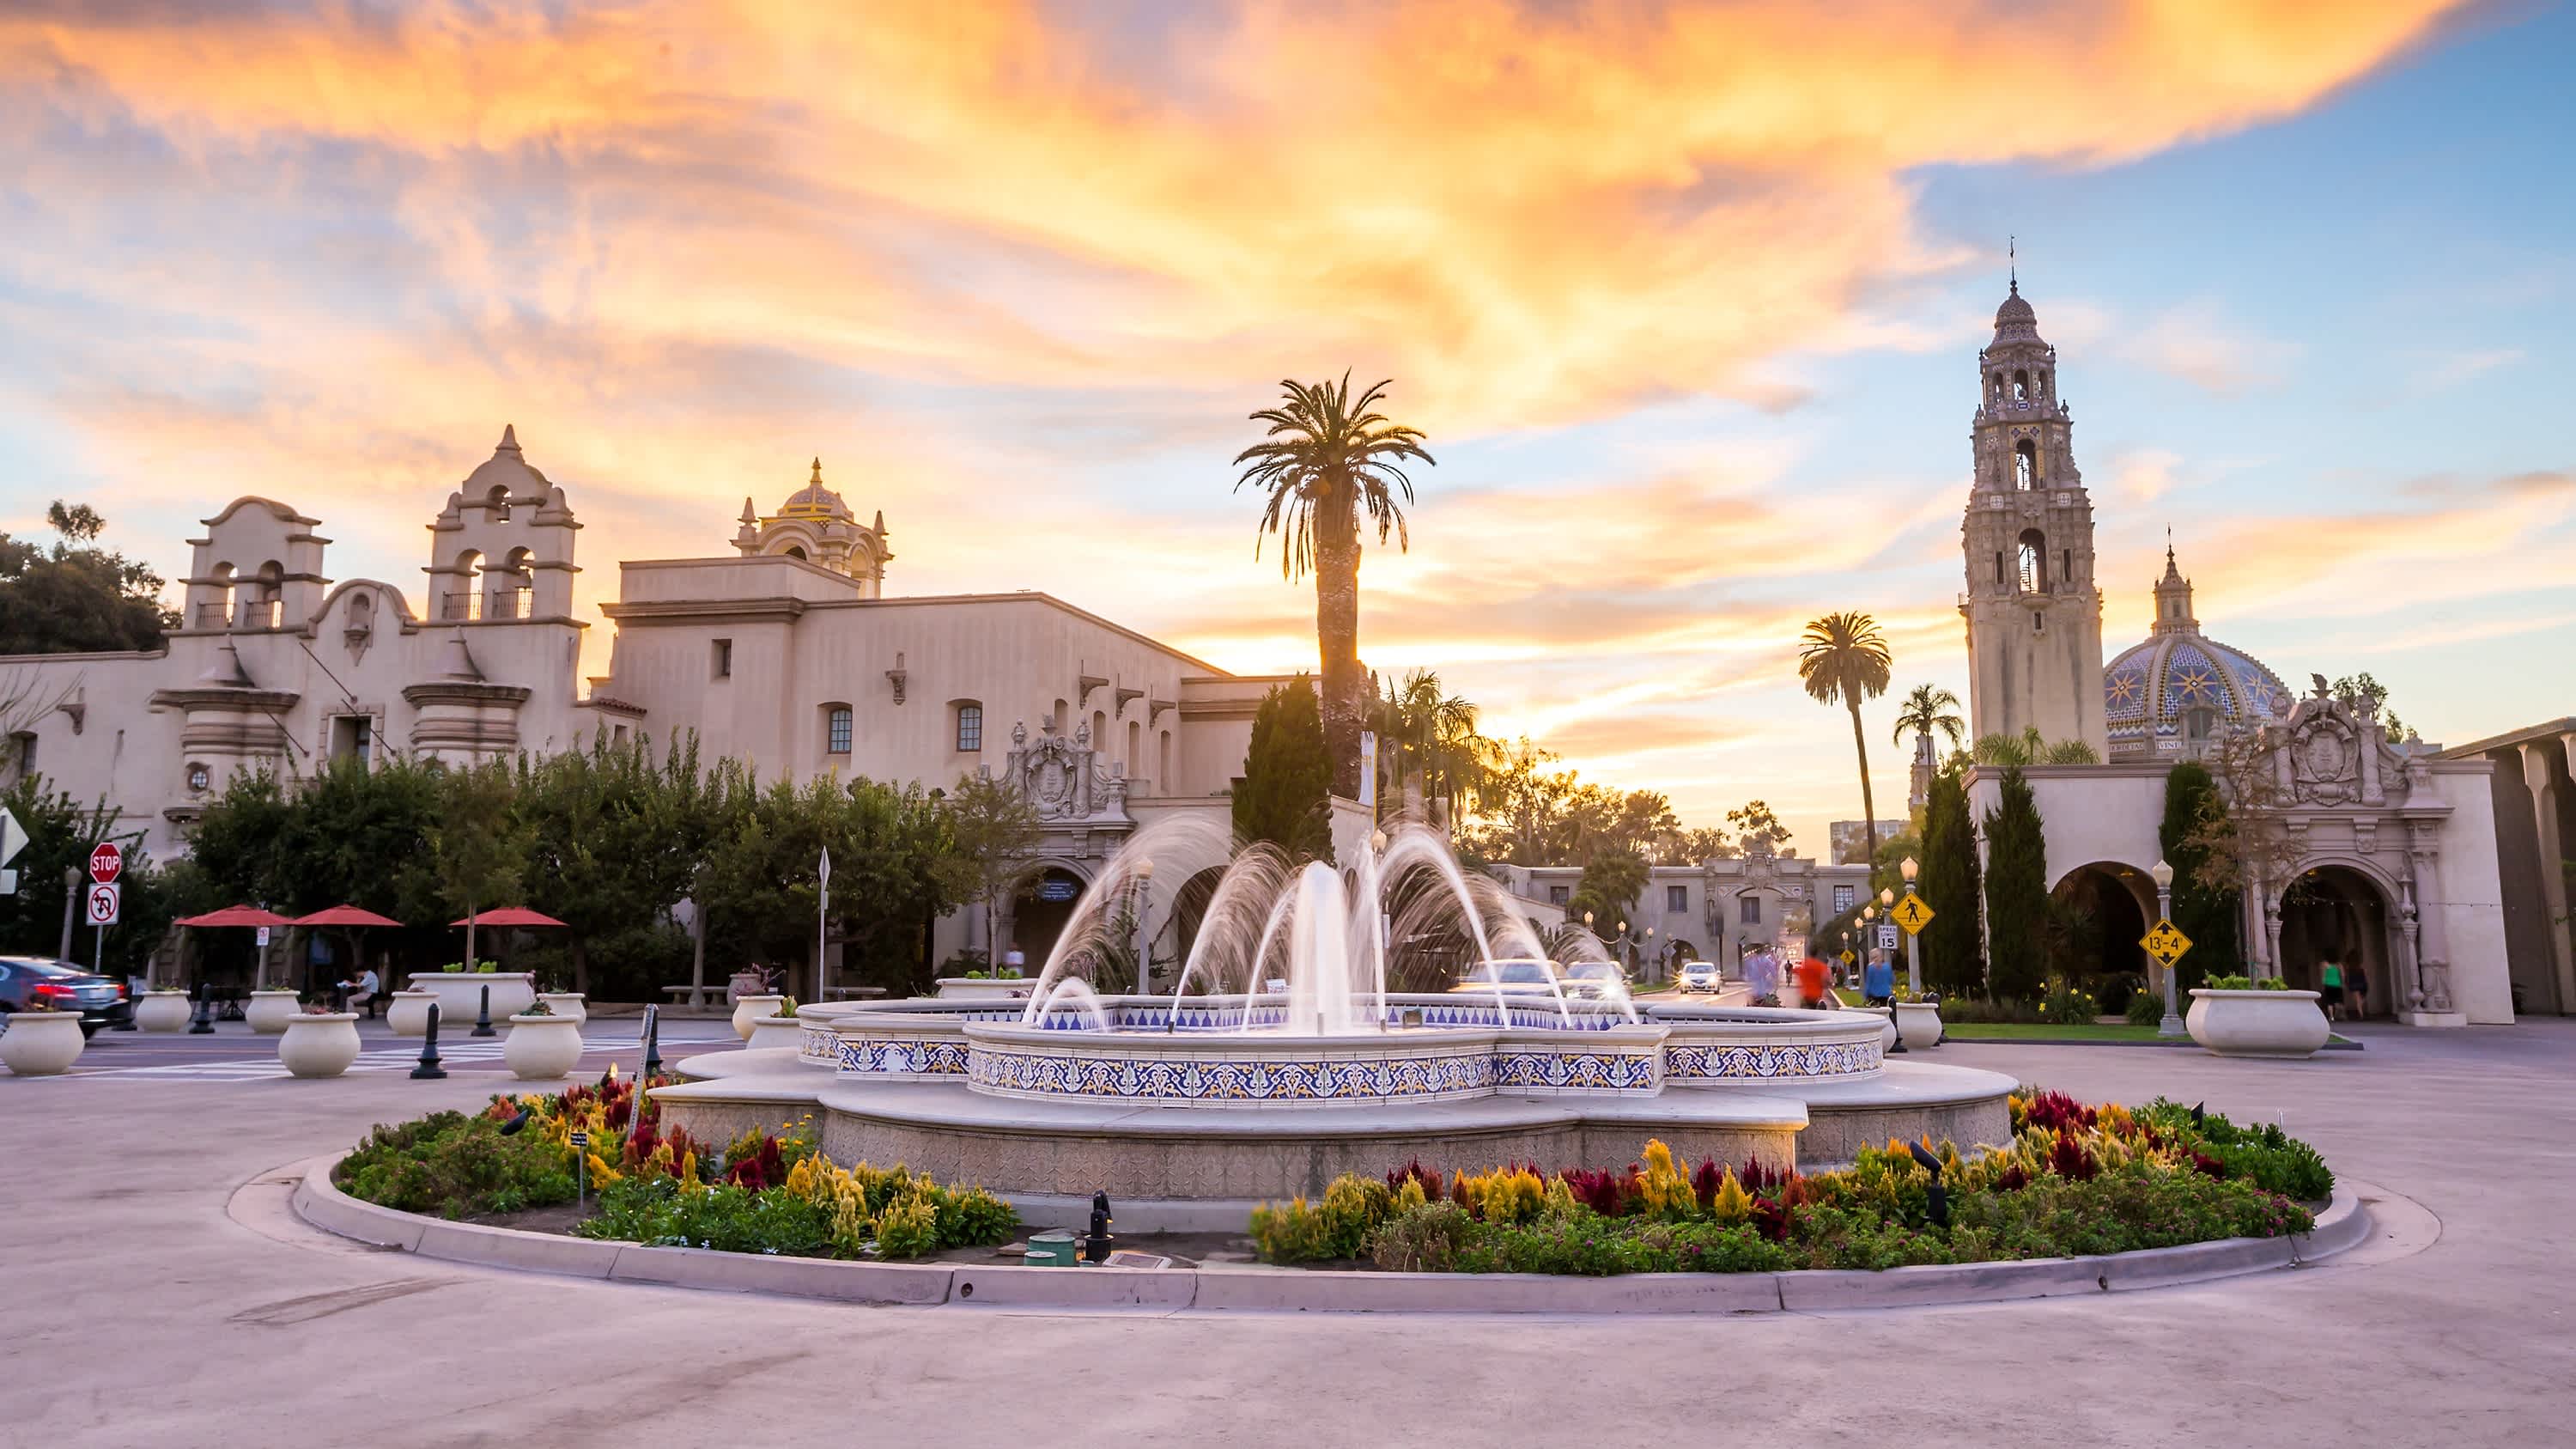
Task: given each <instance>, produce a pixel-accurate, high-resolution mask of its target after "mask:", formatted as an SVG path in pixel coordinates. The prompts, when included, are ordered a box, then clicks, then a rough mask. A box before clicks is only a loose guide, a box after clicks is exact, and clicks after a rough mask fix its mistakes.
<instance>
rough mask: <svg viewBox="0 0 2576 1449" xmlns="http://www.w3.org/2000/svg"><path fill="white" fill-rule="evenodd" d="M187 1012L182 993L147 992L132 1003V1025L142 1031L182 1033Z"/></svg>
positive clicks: (186, 998)
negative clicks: (139, 999) (140, 998)
mask: <svg viewBox="0 0 2576 1449" xmlns="http://www.w3.org/2000/svg"><path fill="white" fill-rule="evenodd" d="M189 1011H190V1008H189V1005H188V993H186V992H184V991H147V992H144V993H143V999H142V1000H141V1001H138V1002H136V1003H134V1025H135V1027H136V1028H137V1029H139V1030H142V1031H184V1030H186V1029H187V1026H188V1016H189Z"/></svg>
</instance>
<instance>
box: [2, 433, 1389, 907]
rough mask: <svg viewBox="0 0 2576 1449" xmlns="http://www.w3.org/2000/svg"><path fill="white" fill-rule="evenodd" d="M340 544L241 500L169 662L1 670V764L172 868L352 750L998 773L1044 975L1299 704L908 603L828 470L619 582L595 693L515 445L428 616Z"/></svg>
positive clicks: (36, 663) (880, 528)
mask: <svg viewBox="0 0 2576 1449" xmlns="http://www.w3.org/2000/svg"><path fill="white" fill-rule="evenodd" d="M710 521H711V522H713V520H710ZM321 527H322V524H321V522H320V520H318V519H317V518H315V517H312V516H310V515H308V514H307V513H305V512H304V511H302V510H301V509H299V508H297V507H294V506H292V505H290V504H287V503H284V502H279V501H276V500H272V499H266V498H243V499H239V500H236V501H235V502H233V503H232V504H230V505H229V506H227V507H225V508H224V509H222V510H221V511H220V512H218V513H216V514H215V515H214V516H213V517H211V518H208V519H206V520H205V521H204V530H205V532H204V535H203V536H202V537H200V538H197V539H195V540H192V541H191V547H192V548H193V550H194V552H193V556H192V562H191V566H190V568H189V571H188V575H187V577H186V579H185V580H184V581H183V587H184V611H183V614H182V620H181V626H180V627H179V628H178V629H176V630H174V631H173V632H172V633H171V634H170V635H169V636H168V639H167V640H166V643H165V646H164V648H162V649H160V650H157V651H152V652H144V653H118V654H74V655H43V656H29V657H24V658H16V659H0V677H6V678H7V679H9V680H10V681H12V683H13V685H14V686H15V687H16V690H17V691H23V694H24V699H25V703H23V704H22V705H21V706H20V708H19V709H18V710H17V711H16V712H15V713H14V714H13V716H12V718H11V720H10V721H9V724H8V731H9V734H8V739H7V745H8V749H7V752H6V754H5V756H0V765H5V768H6V770H7V771H8V772H10V773H11V774H15V773H21V772H27V771H38V772H41V773H43V774H45V775H47V776H49V777H51V778H53V779H55V780H57V781H60V782H62V784H63V785H64V786H65V788H68V789H70V790H71V791H72V792H73V793H75V794H77V795H80V796H82V797H83V798H85V799H86V798H90V797H92V796H94V795H97V794H104V795H105V796H106V798H107V800H108V802H109V803H110V804H112V805H114V806H116V807H117V808H118V809H120V810H121V811H122V812H123V818H124V820H125V822H126V825H127V828H134V827H136V826H139V827H140V828H141V830H142V831H143V837H144V844H145V846H146V847H147V848H148V849H149V850H150V851H151V853H152V854H154V855H155V856H159V857H164V858H166V857H170V856H173V855H177V854H181V853H184V851H185V849H186V844H185V836H184V831H185V829H186V827H187V825H188V823H189V822H190V821H191V820H193V819H194V818H195V815H196V813H197V811H198V810H199V808H200V807H201V805H202V803H203V802H204V801H205V800H206V799H208V798H210V797H211V796H212V795H213V794H215V793H217V792H220V791H221V790H222V788H223V786H224V783H225V782H226V781H227V780H228V779H229V778H230V777H231V776H232V774H233V773H234V771H236V770H238V769H242V768H245V767H249V768H260V767H267V768H271V769H274V770H275V771H277V772H278V773H280V774H281V775H286V776H295V775H299V774H304V773H309V772H310V771H312V770H313V769H314V768H315V767H316V765H317V764H318V763H319V762H321V761H324V760H327V759H329V758H331V757H333V756H337V755H346V754H357V755H361V756H365V757H368V758H371V759H372V758H377V757H379V756H380V755H381V754H382V753H383V752H385V751H389V750H390V751H400V752H403V753H406V754H409V755H413V756H416V757H426V758H435V759H440V760H446V761H450V762H464V761H471V760H478V759H491V758H498V757H504V756H509V755H512V754H515V753H517V752H519V751H521V750H527V751H531V752H535V753H540V754H543V753H550V752H555V751H561V750H567V749H573V748H577V747H580V746H581V745H583V744H585V743H586V742H587V741H588V740H589V739H590V738H591V737H593V736H594V735H603V734H604V735H606V736H608V737H609V738H610V739H612V740H622V739H625V738H628V737H630V736H631V735H634V734H638V733H643V734H649V735H650V736H651V737H652V738H654V739H656V740H668V739H671V738H674V737H677V736H678V735H680V734H682V733H685V732H688V731H695V732H696V734H697V736H698V740H699V745H700V749H701V751H702V753H703V755H704V756H705V757H707V758H710V759H712V758H715V757H718V756H727V755H730V756H735V757H738V758H741V759H743V760H746V761H748V762H749V763H750V764H751V765H752V766H753V767H754V768H755V769H756V770H757V771H758V772H759V773H760V774H761V775H762V776H764V777H776V776H779V775H791V776H798V777H803V776H810V775H816V774H842V775H863V776H867V777H869V778H872V779H879V780H890V781H916V780H917V781H920V782H921V783H923V784H924V785H927V786H934V787H936V786H941V785H946V784H949V783H951V782H954V781H955V780H956V779H957V778H958V777H959V776H960V775H963V774H967V773H970V772H974V771H990V772H993V773H996V774H1000V775H1003V776H1005V777H1007V778H1009V779H1012V780H1014V781H1015V782H1017V783H1018V784H1019V785H1020V786H1021V787H1022V788H1023V789H1024V790H1025V791H1026V792H1027V794H1028V796H1029V798H1030V799H1031V801H1032V802H1033V803H1034V804H1035V806H1036V808H1037V810H1038V813H1039V815H1040V816H1041V818H1042V819H1043V821H1044V824H1045V832H1046V833H1045V840H1044V844H1043V847H1042V852H1041V855H1042V858H1041V860H1040V862H1039V864H1038V871H1037V874H1036V875H1035V876H1034V877H1033V878H1032V880H1031V882H1030V885H1029V888H1028V890H1027V891H1026V892H1025V893H1024V894H1023V896H1022V899H1021V901H1020V902H1019V903H1018V904H1017V907H1016V911H1015V912H1014V913H1013V914H1012V915H1006V917H1005V920H1004V923H1003V927H1002V931H1003V939H1004V940H1005V941H1009V940H1011V939H1012V933H1013V931H1014V930H1015V929H1016V931H1017V933H1018V939H1019V944H1020V945H1021V946H1022V947H1023V948H1024V949H1026V950H1028V951H1029V952H1030V954H1031V955H1032V956H1033V957H1035V956H1037V955H1040V954H1042V952H1043V950H1044V946H1045V944H1046V943H1047V942H1050V941H1052V939H1053V936H1054V927H1055V924H1056V921H1057V920H1058V919H1060V917H1061V915H1062V914H1063V912H1064V911H1065V910H1066V908H1067V907H1068V905H1069V901H1070V894H1071V893H1072V892H1074V891H1078V890H1079V888H1080V887H1081V886H1082V885H1084V884H1087V883H1088V882H1089V880H1090V879H1091V877H1092V875H1093V873H1094V871H1095V870H1096V868H1097V867H1098V865H1099V863H1100V862H1101V861H1102V860H1103V859H1105V858H1106V857H1107V856H1108V855H1109V854H1110V853H1111V852H1112V851H1114V850H1115V849H1116V848H1117V847H1118V845H1119V844H1120V843H1121V842H1123V841H1124V840H1125V839H1126V838H1127V836H1128V835H1129V834H1131V833H1132V832H1133V831H1134V830H1135V829H1136V828H1137V827H1138V826H1139V825H1140V824H1142V823H1144V822H1146V821H1149V820H1152V819H1154V818H1155V817H1157V816H1158V815H1163V814H1169V813H1174V812H1192V811H1196V812H1213V813H1215V814H1217V815H1218V816H1220V817H1222V816H1224V815H1225V813H1226V812H1227V811H1228V810H1229V808H1230V807H1229V804H1228V801H1227V799H1226V796H1227V793H1228V791H1229V790H1230V788H1231V786H1232V783H1233V781H1234V778H1235V776H1236V775H1237V774H1238V773H1239V772H1240V771H1241V769H1242V766H1243V759H1244V753H1245V749H1246V746H1247V745H1248V743H1249V742H1250V737H1251V727H1252V717H1253V714H1254V712H1255V710H1256V709H1257V708H1258V706H1259V704H1260V702H1261V699H1262V696H1263V695H1264V694H1265V693H1266V692H1267V691H1268V690H1269V689H1270V688H1271V687H1272V686H1273V685H1275V684H1278V683H1279V682H1281V681H1280V679H1278V678H1273V677H1245V676H1238V675H1232V674H1228V673H1227V672H1226V671H1224V670H1221V669H1218V668H1217V667H1215V666H1214V665H1211V664H1209V663H1207V662H1206V661H1204V660H1201V659H1198V658H1195V657H1193V656H1191V655H1189V654H1187V653H1184V652H1182V651H1181V650H1178V649H1175V648H1172V647H1171V646H1169V645H1167V644H1162V643H1159V642H1157V641H1155V640H1153V639H1149V638H1147V637H1145V636H1144V635H1142V634H1139V633H1136V632H1135V631H1134V630H1131V629H1126V628H1122V627H1120V626H1119V625H1117V624H1114V623H1111V622H1110V621H1109V620H1107V619H1103V618H1101V617H1099V616H1098V615H1095V614H1091V613H1088V612H1086V611H1084V610H1082V609H1079V608H1076V607H1074V606H1073V605H1071V604H1068V603H1066V602H1064V601H1063V600H1061V599H1056V598H1053V597H1050V596H1048V595H1045V594H1040V593H1034V592H1028V591H1020V592H1016V593H1001V594H965V595H952V596H928V597H918V598H905V597H901V596H889V595H888V594H887V593H886V591H885V580H886V566H887V563H888V562H889V561H890V560H891V559H892V558H893V554H892V552H891V551H890V549H889V547H888V537H889V535H888V531H887V529H886V525H885V520H884V518H883V516H882V515H879V516H877V517H876V518H875V520H874V521H873V522H871V523H868V524H865V525H862V524H860V523H859V522H858V520H857V517H856V515H855V514H854V513H853V511H852V510H851V509H850V508H849V506H848V505H847V504H846V503H844V502H843V500H842V499H841V498H840V496H839V495H838V494H836V493H834V492H832V491H831V490H830V489H829V488H827V487H825V486H824V484H823V480H822V466H821V463H820V462H819V461H817V462H816V463H814V464H813V465H812V468H811V472H810V474H809V476H808V478H807V480H806V482H805V484H804V486H803V487H801V488H798V489H795V490H794V491H793V492H792V493H791V494H790V495H789V496H788V497H787V499H786V501H785V502H784V503H782V504H781V505H780V506H779V507H778V509H777V511H776V512H774V513H771V514H767V515H763V514H761V513H760V512H759V511H758V510H757V509H756V507H755V506H754V505H753V504H752V503H751V502H750V501H749V500H746V502H745V505H744V509H743V514H742V517H741V519H740V520H739V523H738V526H737V528H736V530H735V532H734V534H733V536H732V537H731V539H729V540H721V541H719V539H711V540H710V542H711V544H716V545H717V546H716V547H712V548H711V549H710V551H709V554H708V555H707V556H704V557H692V558H678V559H652V560H633V561H628V562H625V563H622V564H620V565H619V566H618V568H619V578H618V591H617V597H616V598H615V600H614V601H613V602H610V603H608V604H606V605H605V606H604V607H603V612H604V613H605V614H606V615H607V617H608V618H609V620H610V621H611V623H612V625H613V627H614V628H615V630H616V637H615V639H614V641H613V644H612V647H611V650H610V654H609V672H608V673H607V674H606V675H604V676H601V677H597V678H592V679H589V680H586V681H585V680H584V679H582V678H581V675H580V658H581V652H582V639H583V634H584V631H585V630H586V629H587V628H588V627H589V626H588V625H586V624H585V623H583V622H582V621H580V620H578V619H575V618H574V617H572V612H571V608H572V580H573V575H574V574H575V572H576V571H577V570H578V567H579V566H578V565H577V564H576V563H575V557H574V556H575V550H574V540H575V538H576V536H577V534H578V532H579V530H580V527H581V525H580V523H579V521H578V520H577V519H576V518H575V516H574V514H573V510H572V508H571V505H570V504H569V502H568V501H567V500H566V498H565V496H564V490H563V489H562V488H561V487H559V486H557V485H555V484H553V483H551V482H549V481H548V480H547V479H546V477H545V475H544V474H543V473H542V472H540V471H539V470H538V469H537V468H536V467H534V466H533V465H531V464H530V463H529V462H528V461H527V459H526V457H525V455H524V454H523V453H522V451H521V449H520V446H519V442H518V439H517V436H516V433H515V431H513V430H505V431H504V432H503V434H502V437H501V442H500V444H499V446H498V447H496V448H495V449H494V450H493V453H492V456H491V457H490V458H489V459H487V460H485V461H484V462H483V463H481V464H480V465H478V466H477V467H475V468H474V469H473V471H472V472H471V473H470V474H468V475H467V477H466V478H465V480H464V481H463V483H462V484H461V485H460V486H459V487H458V488H457V489H456V491H455V492H453V493H451V494H450V495H449V496H448V498H447V500H446V502H445V504H444V506H443V507H441V508H440V509H439V511H438V512H437V514H436V515H435V517H434V518H433V519H432V520H431V522H430V524H429V535H430V543H429V550H428V556H427V559H426V562H425V565H424V570H423V572H424V574H425V576H426V578H427V584H426V587H425V588H423V589H422V590H421V591H420V592H419V593H418V594H416V595H415V594H413V593H410V592H409V591H407V590H405V589H404V588H403V587H401V586H400V585H397V584H395V583H391V582H386V581H379V580H373V579H351V580H347V581H341V582H335V581H334V580H333V579H332V578H331V577H330V575H329V572H328V565H327V562H326V558H325V554H326V549H327V546H328V544H329V542H330V540H329V539H328V538H326V537H324V536H323V535H322V534H321V532H320V529H321ZM13 692H14V691H13ZM1337 803H1338V802H1337ZM1355 814H1356V807H1348V806H1343V808H1339V809H1337V812H1336V831H1337V835H1340V836H1344V837H1348V838H1347V839H1345V840H1343V841H1342V842H1341V843H1342V844H1343V845H1344V846H1345V847H1347V846H1349V845H1351V844H1355V843H1356V840H1357V836H1358V834H1359V833H1363V832H1364V826H1363V825H1362V824H1361V823H1360V822H1359V821H1358V820H1357V819H1356V818H1353V817H1355ZM978 915H979V913H975V912H966V913H961V914H960V915H959V916H956V917H952V918H951V919H950V920H949V921H947V922H944V923H943V924H942V927H941V930H940V933H939V940H938V941H937V942H936V943H935V949H936V950H937V951H938V952H939V953H940V954H942V955H944V954H945V953H946V952H948V951H950V950H953V949H955V948H956V947H958V946H960V945H964V944H969V942H968V933H969V932H970V931H980V926H978V925H976V924H975V922H974V920H973V919H971V918H975V917H977V916H978ZM1013 915H1015V916H1016V919H1014V918H1013ZM972 944H975V945H978V946H980V945H982V944H983V943H982V942H981V941H980V939H979V940H975V941H973V942H972Z"/></svg>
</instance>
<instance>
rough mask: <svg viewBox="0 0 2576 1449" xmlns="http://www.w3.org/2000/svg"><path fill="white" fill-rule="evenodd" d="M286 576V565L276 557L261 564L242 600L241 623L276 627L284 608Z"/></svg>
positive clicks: (265, 627) (246, 625) (262, 627)
mask: <svg viewBox="0 0 2576 1449" xmlns="http://www.w3.org/2000/svg"><path fill="white" fill-rule="evenodd" d="M285 577H286V569H285V566H284V565H282V564H280V563H278V561H277V560H275V559H270V560H269V561H268V562H266V563H264V564H261V565H260V566H259V574H258V576H257V577H255V578H253V579H252V580H251V582H250V588H249V590H248V592H247V593H246V594H245V595H244V596H243V598H242V601H241V624H242V627H243V628H245V629H274V628H276V627H277V625H278V615H279V613H280V612H281V611H282V609H283V608H284V605H283V604H282V603H281V601H280V596H281V591H282V590H283V589H284V587H285V584H284V580H285Z"/></svg>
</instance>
